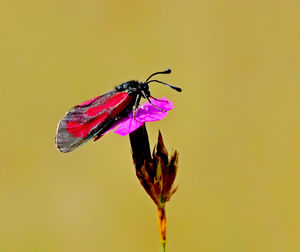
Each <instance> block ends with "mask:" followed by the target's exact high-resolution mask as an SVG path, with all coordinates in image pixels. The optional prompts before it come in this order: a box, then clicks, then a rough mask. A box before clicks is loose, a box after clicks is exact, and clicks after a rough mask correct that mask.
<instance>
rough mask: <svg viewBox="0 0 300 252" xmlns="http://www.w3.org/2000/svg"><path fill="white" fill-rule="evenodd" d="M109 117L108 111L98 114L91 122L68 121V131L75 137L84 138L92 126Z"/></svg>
mask: <svg viewBox="0 0 300 252" xmlns="http://www.w3.org/2000/svg"><path fill="white" fill-rule="evenodd" d="M106 117H107V113H102V114H101V115H99V116H97V117H96V119H95V120H93V121H91V122H90V123H77V122H72V121H70V122H67V131H68V132H69V133H70V134H72V135H73V136H74V137H80V138H84V137H86V136H87V135H88V134H89V133H90V131H91V129H92V128H94V127H95V126H96V125H97V124H99V123H101V122H102V121H104V120H105V118H106Z"/></svg>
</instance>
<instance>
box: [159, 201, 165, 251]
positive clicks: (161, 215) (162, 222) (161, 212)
mask: <svg viewBox="0 0 300 252" xmlns="http://www.w3.org/2000/svg"><path fill="white" fill-rule="evenodd" d="M157 221H158V228H159V233H160V239H161V244H162V247H163V252H165V251H166V241H167V235H166V229H167V217H166V210H165V207H164V206H163V207H158V208H157Z"/></svg>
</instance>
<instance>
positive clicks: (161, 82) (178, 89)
mask: <svg viewBox="0 0 300 252" xmlns="http://www.w3.org/2000/svg"><path fill="white" fill-rule="evenodd" d="M150 82H158V83H160V84H164V85H166V86H169V87H170V88H173V89H175V90H176V91H177V92H181V91H182V89H181V88H180V87H175V86H172V85H170V84H168V83H165V82H163V81H159V80H151V81H148V82H145V83H147V84H149V83H150Z"/></svg>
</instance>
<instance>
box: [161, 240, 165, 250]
mask: <svg viewBox="0 0 300 252" xmlns="http://www.w3.org/2000/svg"><path fill="white" fill-rule="evenodd" d="M161 244H162V249H163V250H162V251H163V252H166V241H163V242H162V243H161Z"/></svg>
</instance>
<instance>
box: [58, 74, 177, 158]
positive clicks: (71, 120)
mask: <svg viewBox="0 0 300 252" xmlns="http://www.w3.org/2000/svg"><path fill="white" fill-rule="evenodd" d="M169 73H171V69H167V70H166V71H162V72H156V73H153V74H151V75H150V76H149V77H148V78H147V79H146V81H145V82H138V81H134V80H132V81H128V82H125V83H123V84H121V85H119V86H117V87H116V88H115V89H113V90H112V91H110V92H108V93H106V94H104V95H101V96H97V97H95V98H93V99H91V100H88V101H85V102H83V103H80V104H79V105H77V106H75V107H73V108H72V109H71V110H70V111H69V112H67V113H66V115H65V116H64V117H63V118H62V119H61V120H60V122H59V123H58V126H57V132H56V137H55V142H56V146H57V148H58V149H59V150H60V151H61V152H70V151H73V150H74V149H76V148H77V147H79V146H80V145H82V144H84V143H85V142H87V141H88V140H90V139H92V138H93V139H94V141H96V140H98V139H99V138H100V137H101V136H102V135H103V134H104V133H105V132H106V131H107V130H109V129H110V128H111V127H112V126H113V125H114V124H115V123H116V122H117V121H119V120H120V119H121V118H124V117H126V116H128V114H129V113H130V112H131V111H133V117H134V115H135V111H136V110H137V108H138V106H139V104H140V101H141V98H144V99H147V100H148V101H149V102H150V103H151V100H150V98H152V99H155V100H157V99H156V98H154V97H152V96H151V94H150V91H149V85H148V84H149V83H153V82H156V83H161V84H164V85H167V86H169V87H171V88H173V89H175V90H176V91H178V92H181V88H179V87H175V86H172V85H170V84H168V83H165V82H162V81H159V80H150V79H151V78H152V77H153V76H155V75H157V74H169ZM151 104H152V105H153V106H155V105H154V104H153V103H151ZM155 107H156V106H155Z"/></svg>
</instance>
